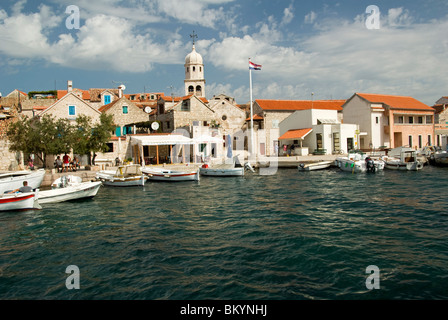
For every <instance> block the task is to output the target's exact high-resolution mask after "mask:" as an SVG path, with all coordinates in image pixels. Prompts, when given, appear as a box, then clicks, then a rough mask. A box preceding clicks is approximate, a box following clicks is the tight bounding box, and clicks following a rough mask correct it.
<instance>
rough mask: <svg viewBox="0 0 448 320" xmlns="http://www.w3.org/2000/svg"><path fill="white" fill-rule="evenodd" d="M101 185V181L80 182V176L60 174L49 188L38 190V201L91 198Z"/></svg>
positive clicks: (42, 202)
mask: <svg viewBox="0 0 448 320" xmlns="http://www.w3.org/2000/svg"><path fill="white" fill-rule="evenodd" d="M101 186H102V182H101V181H93V182H82V178H81V177H77V176H62V177H60V178H59V179H57V180H55V181H54V182H53V184H52V185H51V190H44V191H40V193H39V199H38V201H39V204H47V203H58V202H64V201H72V200H79V199H86V198H93V197H95V196H96V194H97V193H98V190H99V189H100V187H101Z"/></svg>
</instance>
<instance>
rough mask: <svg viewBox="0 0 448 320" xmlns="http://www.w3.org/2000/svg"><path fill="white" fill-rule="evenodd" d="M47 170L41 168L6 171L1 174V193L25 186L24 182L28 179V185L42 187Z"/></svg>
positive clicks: (36, 187) (34, 187)
mask: <svg viewBox="0 0 448 320" xmlns="http://www.w3.org/2000/svg"><path fill="white" fill-rule="evenodd" d="M44 176H45V170H44V169H39V170H35V171H31V170H24V171H15V172H6V173H1V174H0V194H3V193H5V192H10V191H13V190H16V189H19V188H20V187H23V182H24V181H27V182H28V186H30V187H31V188H33V189H38V188H40V185H41V184H42V181H43V180H44Z"/></svg>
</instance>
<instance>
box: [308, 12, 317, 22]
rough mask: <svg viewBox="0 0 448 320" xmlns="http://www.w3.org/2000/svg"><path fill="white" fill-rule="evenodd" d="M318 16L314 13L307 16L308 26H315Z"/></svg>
mask: <svg viewBox="0 0 448 320" xmlns="http://www.w3.org/2000/svg"><path fill="white" fill-rule="evenodd" d="M316 18H317V14H316V13H315V12H314V11H311V12H310V13H308V14H307V15H306V16H305V23H306V24H313V23H314V21H316Z"/></svg>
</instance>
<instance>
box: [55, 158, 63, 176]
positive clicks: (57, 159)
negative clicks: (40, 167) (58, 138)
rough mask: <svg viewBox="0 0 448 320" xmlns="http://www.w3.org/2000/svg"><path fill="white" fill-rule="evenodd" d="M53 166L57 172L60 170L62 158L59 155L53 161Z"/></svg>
mask: <svg viewBox="0 0 448 320" xmlns="http://www.w3.org/2000/svg"><path fill="white" fill-rule="evenodd" d="M54 167H55V168H56V169H57V170H58V173H60V172H62V160H61V157H60V156H58V157H57V158H56V160H55V161H54Z"/></svg>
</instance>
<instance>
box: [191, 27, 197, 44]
mask: <svg viewBox="0 0 448 320" xmlns="http://www.w3.org/2000/svg"><path fill="white" fill-rule="evenodd" d="M190 38H192V39H193V46H194V44H195V43H196V40H195V39H197V38H198V35H197V34H196V33H195V32H194V30H193V34H190Z"/></svg>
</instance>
